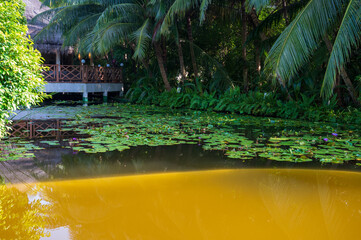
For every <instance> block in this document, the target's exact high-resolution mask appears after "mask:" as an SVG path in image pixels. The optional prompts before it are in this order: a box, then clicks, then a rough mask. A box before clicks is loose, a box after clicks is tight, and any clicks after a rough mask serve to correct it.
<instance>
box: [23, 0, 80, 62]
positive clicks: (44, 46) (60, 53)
mask: <svg viewBox="0 0 361 240" xmlns="http://www.w3.org/2000/svg"><path fill="white" fill-rule="evenodd" d="M23 2H24V3H25V5H26V8H25V17H26V19H27V20H28V23H29V24H28V28H29V32H28V33H29V34H30V36H31V37H34V36H35V35H36V34H37V33H39V32H40V31H41V30H42V29H43V28H44V27H45V26H46V25H47V21H46V20H44V19H42V20H38V21H37V22H34V23H30V21H31V20H32V19H33V18H34V17H35V16H36V15H37V14H39V13H42V12H44V11H46V10H48V9H49V8H47V7H44V6H42V5H41V2H40V1H39V0H23ZM46 35H47V36H46V37H42V38H41V39H38V40H36V41H35V48H36V49H38V50H39V51H40V52H41V55H42V56H43V58H44V59H45V64H63V65H71V64H73V54H74V51H73V48H71V47H65V48H63V47H62V44H63V41H62V39H61V33H59V32H48V33H47V34H46Z"/></svg>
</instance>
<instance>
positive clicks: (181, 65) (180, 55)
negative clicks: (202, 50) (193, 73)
mask: <svg viewBox="0 0 361 240" xmlns="http://www.w3.org/2000/svg"><path fill="white" fill-rule="evenodd" d="M177 46H178V56H179V65H180V72H181V76H182V80H181V82H182V83H184V81H185V79H186V69H185V66H184V57H183V50H182V43H181V41H180V39H179V37H178V44H177Z"/></svg>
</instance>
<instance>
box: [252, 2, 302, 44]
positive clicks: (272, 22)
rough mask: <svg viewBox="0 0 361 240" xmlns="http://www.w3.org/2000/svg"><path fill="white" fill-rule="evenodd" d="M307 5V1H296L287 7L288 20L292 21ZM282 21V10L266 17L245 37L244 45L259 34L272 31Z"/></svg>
mask: <svg viewBox="0 0 361 240" xmlns="http://www.w3.org/2000/svg"><path fill="white" fill-rule="evenodd" d="M307 3H308V0H302V1H297V2H295V3H293V4H290V5H289V6H288V7H287V14H288V17H289V19H291V20H292V19H294V18H295V17H296V16H297V14H298V13H299V12H300V10H301V9H302V8H303V7H304V6H305V5H306V4H307ZM283 20H284V10H283V9H278V10H275V11H274V12H272V13H271V14H270V15H268V16H267V17H266V18H265V19H264V20H263V21H262V22H261V23H260V24H259V25H258V26H257V27H255V28H254V29H253V30H252V31H251V32H250V33H249V34H248V37H247V41H246V45H247V44H249V43H250V42H252V41H253V40H255V39H258V38H259V34H260V33H262V32H266V31H267V30H270V29H272V27H275V26H277V25H278V24H279V23H281V22H282V21H283Z"/></svg>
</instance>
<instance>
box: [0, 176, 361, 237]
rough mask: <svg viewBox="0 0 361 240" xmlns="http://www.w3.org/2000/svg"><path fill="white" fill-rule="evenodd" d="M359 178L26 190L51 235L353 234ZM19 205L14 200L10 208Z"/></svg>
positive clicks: (103, 182)
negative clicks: (36, 202) (42, 208)
mask: <svg viewBox="0 0 361 240" xmlns="http://www.w3.org/2000/svg"><path fill="white" fill-rule="evenodd" d="M360 182H361V174H360V173H352V172H341V171H316V170H287V169H283V170H282V169H281V170H280V169H278V170H277V169H258V170H257V169H253V170H251V169H250V170H246V169H243V170H217V171H204V172H184V173H171V174H151V175H136V176H127V177H114V178H102V179H88V180H73V181H62V182H48V183H39V184H36V185H30V186H32V187H30V188H28V189H31V190H28V191H26V193H27V194H28V195H29V196H31V195H34V194H35V195H37V196H38V197H39V199H41V200H42V203H43V204H44V205H45V206H48V209H49V210H48V213H47V214H46V216H47V217H48V218H49V219H50V220H49V221H48V222H49V224H48V226H47V229H49V231H50V233H51V234H53V235H52V236H53V237H55V236H56V239H68V238H70V239H217V240H219V239H270V238H271V239H358V238H359V236H360V234H361V188H360V186H359V183H360ZM35 186H36V188H35ZM14 188H20V186H19V185H13V186H8V187H6V191H4V193H3V194H4V195H11V194H12V192H13V191H14ZM34 189H36V190H35V191H37V192H35V193H34ZM21 191H25V190H21ZM3 204H5V203H1V205H3ZM23 204H24V203H23V202H22V203H21V202H18V201H15V202H14V209H17V208H18V209H19V210H17V213H21V212H23V211H26V209H23V208H21V206H22V205H23ZM19 224H21V223H15V224H14V225H15V226H17V225H19ZM0 229H1V230H0V236H6V235H5V232H4V231H3V229H2V228H0ZM6 237H7V236H6ZM5 239H7V238H5ZM53 239H54V238H53Z"/></svg>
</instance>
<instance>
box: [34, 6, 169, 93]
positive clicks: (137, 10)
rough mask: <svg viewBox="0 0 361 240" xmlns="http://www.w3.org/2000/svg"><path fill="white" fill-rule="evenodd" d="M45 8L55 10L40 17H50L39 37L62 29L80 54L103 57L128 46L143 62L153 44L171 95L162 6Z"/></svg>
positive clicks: (68, 40)
mask: <svg viewBox="0 0 361 240" xmlns="http://www.w3.org/2000/svg"><path fill="white" fill-rule="evenodd" d="M44 4H45V5H47V6H49V7H53V8H52V9H50V10H48V11H45V12H43V13H42V14H40V15H39V16H38V17H49V16H50V23H49V25H48V26H47V27H46V28H44V30H43V31H42V32H41V33H40V35H41V34H46V32H47V31H49V30H51V29H53V28H57V29H60V30H61V31H62V33H63V36H64V38H65V39H64V40H65V41H64V43H65V44H67V45H70V46H72V45H73V46H77V47H78V49H79V51H80V52H83V53H89V52H90V53H92V54H93V55H98V56H103V55H105V54H107V53H108V52H109V51H111V50H112V49H113V48H114V47H115V46H118V45H119V44H121V43H125V44H128V45H130V46H131V47H132V48H133V49H134V55H133V58H134V59H137V60H143V59H144V57H145V55H146V53H147V51H148V49H149V47H150V46H152V44H153V46H154V50H155V53H156V56H157V60H158V65H159V68H160V72H161V75H162V78H163V82H164V85H165V88H166V89H167V90H168V91H170V89H171V87H170V84H169V82H168V78H167V74H166V71H165V66H164V60H163V57H162V51H163V50H162V49H161V45H160V43H159V41H160V34H159V26H160V25H161V23H162V21H163V17H162V12H165V11H164V10H163V9H162V8H163V7H164V6H163V5H161V4H155V3H153V2H152V1H147V0H60V1H56V2H55V4H54V2H53V1H52V0H45V1H44ZM35 20H36V19H35ZM151 43H152V44H151Z"/></svg>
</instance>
